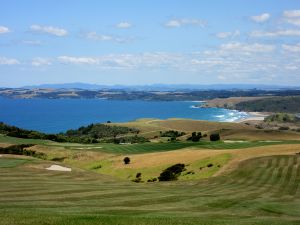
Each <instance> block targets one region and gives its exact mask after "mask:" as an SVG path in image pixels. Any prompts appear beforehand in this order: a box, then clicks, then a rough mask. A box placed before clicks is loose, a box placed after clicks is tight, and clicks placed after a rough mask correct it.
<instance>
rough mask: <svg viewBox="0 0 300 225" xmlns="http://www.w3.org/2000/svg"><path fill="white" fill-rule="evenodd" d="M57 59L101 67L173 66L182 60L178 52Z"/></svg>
mask: <svg viewBox="0 0 300 225" xmlns="http://www.w3.org/2000/svg"><path fill="white" fill-rule="evenodd" d="M57 59H58V61H59V62H61V63H64V64H77V65H96V66H98V67H99V68H101V69H135V68H161V67H175V66H177V65H179V62H181V61H182V60H184V59H183V58H182V56H181V55H180V54H172V53H163V52H154V53H140V54H108V55H102V56H98V57H74V56H59V57H58V58H57Z"/></svg>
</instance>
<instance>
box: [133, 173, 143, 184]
mask: <svg viewBox="0 0 300 225" xmlns="http://www.w3.org/2000/svg"><path fill="white" fill-rule="evenodd" d="M132 181H133V182H136V183H140V182H141V181H142V173H137V174H136V175H135V179H133V180H132Z"/></svg>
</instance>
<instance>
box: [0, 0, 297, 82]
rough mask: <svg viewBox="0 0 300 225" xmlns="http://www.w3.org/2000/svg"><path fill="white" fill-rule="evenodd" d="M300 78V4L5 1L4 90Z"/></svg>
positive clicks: (1, 15) (0, 39) (281, 0)
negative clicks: (54, 85) (49, 85)
mask: <svg viewBox="0 0 300 225" xmlns="http://www.w3.org/2000/svg"><path fill="white" fill-rule="evenodd" d="M73 82H83V83H94V84H106V85H114V84H122V85H145V84H158V83H160V84H232V83H244V84H275V85H299V84H300V1H298V0H264V1H262V0H209V1H208V0H207V1H204V0H203V1H199V0H184V1H183V0H164V1H161V0H126V1H125V0H106V1H104V0H85V1H84V0H76V1H72V0H43V1H40V0H24V1H20V0H9V1H8V0H5V1H4V0H0V87H20V86H25V85H38V84H46V83H73Z"/></svg>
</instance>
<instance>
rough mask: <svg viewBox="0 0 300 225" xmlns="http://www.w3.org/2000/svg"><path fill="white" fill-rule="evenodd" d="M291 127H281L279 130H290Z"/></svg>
mask: <svg viewBox="0 0 300 225" xmlns="http://www.w3.org/2000/svg"><path fill="white" fill-rule="evenodd" d="M289 129H290V128H289V127H279V128H278V130H289Z"/></svg>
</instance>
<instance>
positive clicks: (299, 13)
mask: <svg viewBox="0 0 300 225" xmlns="http://www.w3.org/2000/svg"><path fill="white" fill-rule="evenodd" d="M283 16H284V17H287V18H294V17H300V10H286V11H284V12H283Z"/></svg>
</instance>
